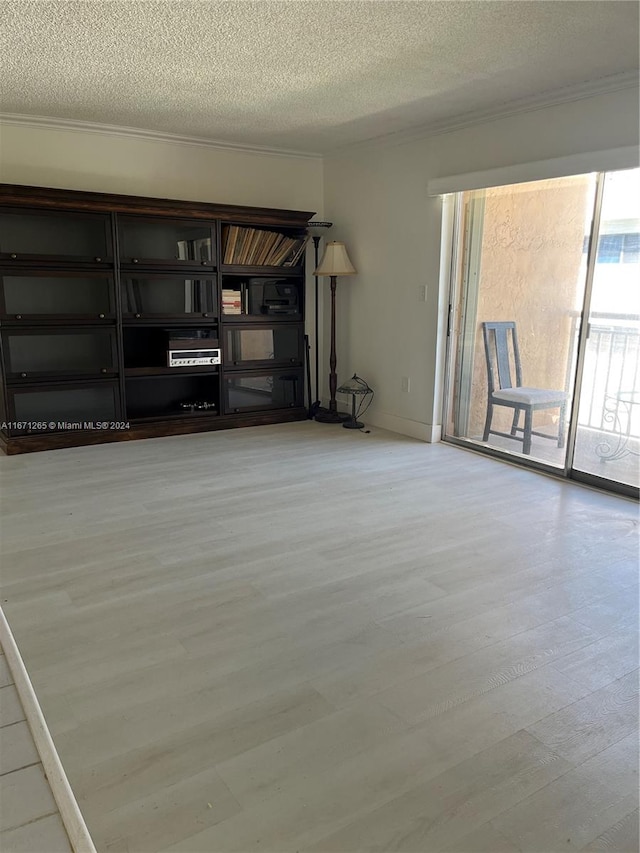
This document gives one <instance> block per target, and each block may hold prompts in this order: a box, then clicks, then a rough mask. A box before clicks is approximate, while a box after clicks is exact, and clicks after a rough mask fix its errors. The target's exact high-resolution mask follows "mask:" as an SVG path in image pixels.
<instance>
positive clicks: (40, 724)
mask: <svg viewBox="0 0 640 853" xmlns="http://www.w3.org/2000/svg"><path fill="white" fill-rule="evenodd" d="M0 644H1V645H2V649H3V651H4V655H5V657H6V659H7V664H8V666H9V669H10V671H11V675H12V676H13V683H14V684H15V688H16V691H17V693H18V696H19V697H20V701H21V702H22V707H23V709H24V715H25V717H26V718H27V723H28V725H29V729H30V730H31V735H32V737H33V740H34V743H35V745H36V749H37V751H38V755H39V756H40V761H41V762H42V766H43V768H44V772H45V774H46V776H47V779H48V781H49V787H50V788H51V793H52V794H53V798H54V800H55V801H56V805H57V806H58V811H59V812H60V818H61V820H62V823H63V824H64V828H65V830H66V831H67V835H68V836H69V841H70V843H71V847H72V848H73V851H74V853H96V848H95V847H94V845H93V841H92V840H91V836H90V835H89V830H88V829H87V825H86V824H85V822H84V818H83V817H82V813H81V811H80V807H79V806H78V803H77V801H76V798H75V796H74V794H73V791H72V790H71V785H69V780H68V779H67V775H66V773H65V772H64V767H63V766H62V762H61V761H60V757H59V756H58V752H57V750H56V747H55V744H54V743H53V740H52V738H51V734H50V733H49V729H48V727H47V723H46V721H45V719H44V715H43V713H42V709H41V708H40V703H39V702H38V699H37V697H36V694H35V691H34V689H33V685H32V684H31V679H30V678H29V674H28V673H27V670H26V668H25V665H24V662H23V660H22V657H21V655H20V652H19V651H18V647H17V645H16V641H15V639H14V638H13V634H12V633H11V628H10V627H9V623H8V622H7V620H6V617H5V615H4V613H3V611H2V608H1V607H0Z"/></svg>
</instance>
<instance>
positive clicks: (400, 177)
mask: <svg viewBox="0 0 640 853" xmlns="http://www.w3.org/2000/svg"><path fill="white" fill-rule="evenodd" d="M638 126H639V125H638V90H637V89H630V90H624V91H619V92H613V93H608V94H603V95H598V96H594V97H591V98H584V99H581V100H577V101H573V102H570V103H565V104H560V105H555V106H551V107H545V108H540V109H535V110H532V111H530V112H526V113H521V114H518V115H513V116H510V117H507V118H502V119H496V120H493V121H488V122H485V123H483V124H478V125H475V126H473V127H467V128H464V129H460V130H457V131H452V132H449V133H444V134H441V135H437V136H432V137H429V138H423V139H414V140H413V141H407V142H404V143H403V142H398V143H395V144H394V143H392V142H391V141H388V140H387V141H383V142H379V143H377V144H375V143H372V144H368V145H364V146H360V147H357V148H355V147H354V148H352V149H351V150H348V151H344V152H341V153H337V154H335V155H333V156H329V157H327V158H325V214H324V215H325V218H327V219H329V220H331V221H333V223H334V228H333V229H332V230H331V237H330V239H338V240H340V239H343V240H345V242H346V244H347V248H348V250H349V253H350V255H351V259H352V261H353V262H354V265H355V266H356V268H357V270H358V273H359V274H358V276H357V277H354V278H349V279H347V278H345V279H339V280H338V299H337V356H338V382H341V381H343V380H344V379H346V378H348V376H350V375H351V374H353V373H354V372H357V373H358V374H359V375H361V376H362V377H364V378H365V379H366V380H367V382H369V384H370V385H371V386H372V387H373V388H374V390H375V392H376V396H375V399H374V403H373V405H372V407H371V409H370V410H369V412H368V413H367V418H366V419H367V420H368V422H369V423H371V424H375V425H378V426H380V427H386V428H388V429H393V430H396V431H398V432H402V433H405V434H407V435H413V436H415V437H418V438H424V439H426V440H433V439H437V437H438V435H439V428H440V420H441V417H440V401H441V385H440V383H441V378H442V371H441V367H442V365H441V361H442V346H441V342H439V341H438V327H439V325H440V327H442V325H443V323H444V321H445V311H446V298H444V295H442V296H441V295H440V294H439V286H440V273H441V270H440V252H441V245H440V244H441V220H442V217H441V209H442V202H441V200H440V199H439V198H429V196H428V195H427V181H428V180H429V179H433V178H437V177H444V176H448V175H455V174H459V173H466V172H474V171H480V170H484V169H492V168H498V167H502V166H507V165H515V164H519V163H527V162H531V161H538V160H545V159H552V158H556V157H562V156H567V155H570V154H575V153H581V152H587V151H601V150H606V149H609V148H622V147H625V146H633V145H637V144H638ZM425 285H426V286H427V299H426V302H425V301H421V290H422V288H423V287H424V286H425ZM325 334H326V330H325ZM402 377H409V378H410V381H411V384H410V391H409V393H405V392H403V391H401V378H402Z"/></svg>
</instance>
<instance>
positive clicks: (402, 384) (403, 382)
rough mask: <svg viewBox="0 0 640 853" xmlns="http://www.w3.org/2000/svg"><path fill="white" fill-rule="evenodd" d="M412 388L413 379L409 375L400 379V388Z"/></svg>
mask: <svg viewBox="0 0 640 853" xmlns="http://www.w3.org/2000/svg"><path fill="white" fill-rule="evenodd" d="M410 388H411V380H410V379H409V377H408V376H403V377H402V379H401V380H400V390H401V391H407V392H408V391H409V389H410Z"/></svg>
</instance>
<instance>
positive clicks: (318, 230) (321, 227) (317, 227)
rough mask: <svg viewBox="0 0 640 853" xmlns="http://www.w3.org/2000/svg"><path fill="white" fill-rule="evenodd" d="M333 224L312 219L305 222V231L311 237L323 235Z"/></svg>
mask: <svg viewBox="0 0 640 853" xmlns="http://www.w3.org/2000/svg"><path fill="white" fill-rule="evenodd" d="M332 225H333V222H319V221H315V222H314V220H313V219H312V220H311V222H308V223H307V231H308V232H309V234H311V236H312V237H323V236H324V234H325V232H326V231H328V229H329V228H331V226H332Z"/></svg>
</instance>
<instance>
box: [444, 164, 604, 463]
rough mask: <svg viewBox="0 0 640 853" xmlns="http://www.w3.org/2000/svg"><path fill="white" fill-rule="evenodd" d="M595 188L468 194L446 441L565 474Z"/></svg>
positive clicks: (536, 187) (576, 182) (562, 185)
mask: <svg viewBox="0 0 640 853" xmlns="http://www.w3.org/2000/svg"><path fill="white" fill-rule="evenodd" d="M595 185H596V179H595V176H591V175H583V176H578V177H571V178H561V179H555V180H546V181H536V182H533V183H526V184H516V185H511V186H505V187H492V188H488V189H484V190H478V191H473V192H467V193H463V194H462V208H461V218H462V221H461V235H462V243H461V251H460V252H459V261H458V274H457V279H458V296H457V299H456V301H455V305H456V307H455V310H454V312H453V315H452V326H453V335H454V348H453V365H452V367H453V369H452V371H451V374H450V375H451V376H452V380H453V381H452V386H451V388H450V395H449V400H450V406H449V412H448V416H447V421H446V427H445V435H446V436H447V437H451V438H455V439H459V440H464V441H471V442H476V443H480V444H482V445H484V446H487V447H490V448H492V449H493V450H494V451H497V452H500V453H505V454H516V455H519V456H523V457H527V458H529V459H535V460H537V461H538V462H542V463H543V464H546V465H550V466H553V467H556V468H564V466H565V457H566V433H567V425H568V423H569V419H570V413H571V395H572V390H573V377H574V374H575V364H576V354H577V341H578V335H579V318H580V313H581V308H582V302H583V298H584V287H585V277H586V246H587V243H588V239H585V237H588V234H589V229H590V224H591V215H592V211H593V200H594V195H595Z"/></svg>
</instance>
